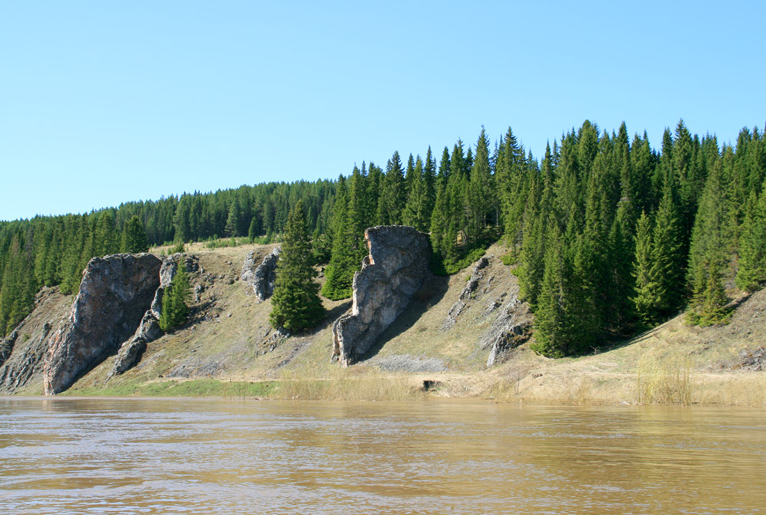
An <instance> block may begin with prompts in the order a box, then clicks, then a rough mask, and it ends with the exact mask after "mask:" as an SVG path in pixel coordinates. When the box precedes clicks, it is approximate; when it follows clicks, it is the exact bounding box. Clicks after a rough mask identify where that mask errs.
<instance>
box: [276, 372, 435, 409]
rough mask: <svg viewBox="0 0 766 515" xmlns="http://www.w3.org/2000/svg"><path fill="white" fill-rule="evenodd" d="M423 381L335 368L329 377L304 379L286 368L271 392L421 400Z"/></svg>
mask: <svg viewBox="0 0 766 515" xmlns="http://www.w3.org/2000/svg"><path fill="white" fill-rule="evenodd" d="M422 385H423V383H422V381H421V382H419V384H418V381H415V380H413V378H412V377H410V376H403V375H402V376H399V375H391V374H386V375H381V376H371V375H364V376H352V375H351V374H348V373H346V371H345V370H342V369H337V370H336V371H334V372H333V373H332V374H331V376H330V377H325V378H321V379H306V378H302V377H296V376H294V375H293V374H291V373H289V372H285V373H283V374H282V377H281V378H280V380H279V387H278V388H277V389H276V390H275V391H274V392H272V393H271V394H270V398H272V399H282V400H292V399H296V400H297V399H301V400H323V401H407V400H423V399H424V398H425V395H426V393H425V391H424V390H423V388H422Z"/></svg>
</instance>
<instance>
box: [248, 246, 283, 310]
mask: <svg viewBox="0 0 766 515" xmlns="http://www.w3.org/2000/svg"><path fill="white" fill-rule="evenodd" d="M280 252H281V248H280V247H275V248H274V250H272V251H271V252H270V253H269V254H268V255H267V256H266V257H265V258H263V261H261V264H260V265H258V266H257V267H256V266H255V251H253V250H251V251H250V252H249V253H248V254H247V256H246V257H245V263H244V264H243V265H242V274H241V275H240V279H241V280H242V282H243V283H245V284H246V285H247V287H248V293H249V290H250V289H251V288H252V292H253V293H254V294H255V298H256V300H257V301H258V302H263V301H264V300H266V299H268V298H269V297H271V294H272V293H274V284H275V283H276V280H277V262H279V254H280Z"/></svg>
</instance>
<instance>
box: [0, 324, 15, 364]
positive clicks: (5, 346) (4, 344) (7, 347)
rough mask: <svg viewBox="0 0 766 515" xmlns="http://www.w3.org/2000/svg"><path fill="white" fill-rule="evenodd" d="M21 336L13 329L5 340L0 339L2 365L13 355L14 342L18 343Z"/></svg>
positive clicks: (0, 361) (0, 362)
mask: <svg viewBox="0 0 766 515" xmlns="http://www.w3.org/2000/svg"><path fill="white" fill-rule="evenodd" d="M18 337H19V333H18V332H16V331H13V332H12V333H11V334H9V335H8V336H7V337H6V338H3V340H0V367H2V366H3V364H5V361H6V360H7V359H8V358H10V357H11V352H13V344H14V343H16V339H17V338H18Z"/></svg>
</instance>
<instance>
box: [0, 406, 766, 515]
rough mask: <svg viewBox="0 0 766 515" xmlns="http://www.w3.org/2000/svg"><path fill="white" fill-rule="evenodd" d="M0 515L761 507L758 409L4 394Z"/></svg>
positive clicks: (764, 468)
mask: <svg viewBox="0 0 766 515" xmlns="http://www.w3.org/2000/svg"><path fill="white" fill-rule="evenodd" d="M0 513H14V514H19V513H24V514H27V513H28V514H35V515H38V514H70V513H120V514H122V513H131V514H133V513H151V514H154V513H157V514H159V513H162V514H165V513H183V514H197V513H199V514H238V513H247V514H250V513H252V514H256V513H257V514H289V513H307V514H357V513H358V514H370V513H392V514H393V513H396V514H406V513H428V514H441V513H456V514H459V513H472V514H473V513H514V514H527V513H529V514H532V513H534V514H545V513H550V514H569V513H572V514H575V513H604V514H606V513H621V514H623V513H631V514H643V513H645V514H672V513H683V514H719V513H736V514H746V513H766V412H764V411H763V410H743V409H707V408H665V407H635V406H621V407H610V408H600V407H599V408H578V407H527V406H524V407H519V406H508V405H496V404H492V403H489V402H479V401H463V400H460V401H428V402H408V403H379V402H367V403H341V402H333V403H330V402H297V401H296V402H274V401H267V402H264V401H234V400H211V399H111V398H92V399H91V398H89V399H74V398H52V399H46V398H0Z"/></svg>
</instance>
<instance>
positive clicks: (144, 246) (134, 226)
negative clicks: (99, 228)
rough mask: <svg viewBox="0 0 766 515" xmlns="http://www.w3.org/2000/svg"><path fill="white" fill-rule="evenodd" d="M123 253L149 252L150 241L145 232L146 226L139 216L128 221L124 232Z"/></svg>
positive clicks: (134, 216)
mask: <svg viewBox="0 0 766 515" xmlns="http://www.w3.org/2000/svg"><path fill="white" fill-rule="evenodd" d="M122 251H123V252H128V253H138V252H148V251H149V240H148V238H147V236H146V231H145V230H144V224H142V223H141V220H140V219H139V218H138V216H137V215H133V217H132V218H131V219H130V220H128V222H127V223H126V224H125V229H124V230H123V231H122Z"/></svg>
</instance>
